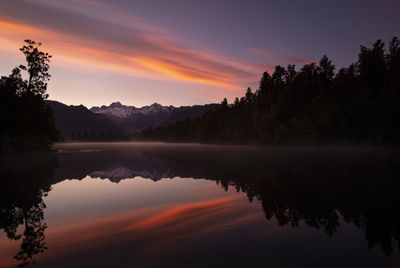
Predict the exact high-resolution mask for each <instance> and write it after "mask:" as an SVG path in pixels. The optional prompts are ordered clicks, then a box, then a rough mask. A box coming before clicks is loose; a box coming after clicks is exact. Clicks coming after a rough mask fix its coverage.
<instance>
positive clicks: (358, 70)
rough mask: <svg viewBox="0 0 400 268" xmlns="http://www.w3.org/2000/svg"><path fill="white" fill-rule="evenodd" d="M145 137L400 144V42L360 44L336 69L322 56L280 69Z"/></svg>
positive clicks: (143, 134) (146, 132)
mask: <svg viewBox="0 0 400 268" xmlns="http://www.w3.org/2000/svg"><path fill="white" fill-rule="evenodd" d="M135 138H136V139H140V140H162V141H183V142H206V143H250V144H281V143H304V142H317V143H321V142H322V143H329V142H341V141H344V142H367V143H377V144H398V143H399V141H400V42H399V39H398V38H397V37H394V38H393V39H392V40H391V41H390V43H389V45H388V47H387V48H386V47H385V44H384V42H382V41H381V40H377V41H376V42H375V43H374V44H373V46H372V48H367V47H364V46H361V48H360V52H359V54H358V60H357V62H355V63H353V64H351V65H350V66H349V67H347V68H342V69H340V70H337V71H336V70H335V65H333V63H332V60H331V59H329V58H328V57H327V56H323V57H322V58H321V60H320V61H319V63H318V64H316V63H311V64H306V65H304V66H303V67H302V68H301V69H300V70H296V66H295V65H288V66H287V67H286V68H285V67H282V66H276V67H275V70H274V72H273V73H272V74H270V73H268V72H264V73H263V74H262V77H261V79H260V82H259V88H258V89H257V90H255V91H254V92H253V91H252V90H251V89H250V88H248V89H247V91H246V93H245V95H244V96H243V97H241V98H236V99H235V100H234V102H233V103H228V102H227V100H226V99H224V100H223V101H222V102H221V105H219V106H218V108H217V109H216V110H215V111H210V112H208V113H206V114H205V115H203V116H202V117H200V118H196V119H186V120H184V121H181V122H177V123H175V124H172V125H169V126H166V127H164V126H163V127H157V128H155V129H153V128H148V129H146V130H144V131H142V132H141V133H139V134H137V135H135Z"/></svg>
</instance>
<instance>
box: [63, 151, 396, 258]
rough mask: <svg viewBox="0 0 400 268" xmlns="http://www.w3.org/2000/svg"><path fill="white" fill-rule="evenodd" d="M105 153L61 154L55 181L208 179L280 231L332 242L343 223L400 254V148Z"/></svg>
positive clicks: (371, 244)
mask: <svg viewBox="0 0 400 268" xmlns="http://www.w3.org/2000/svg"><path fill="white" fill-rule="evenodd" d="M72 149H73V148H72ZM100 149H103V150H104V151H99V152H87V153H64V154H62V155H61V156H60V162H61V168H60V170H58V176H59V177H57V178H58V179H59V180H63V179H71V178H75V179H82V178H84V177H86V176H90V177H92V178H96V177H99V178H102V179H109V180H110V181H112V182H119V181H121V180H123V179H128V178H134V177H136V176H140V177H143V178H148V179H152V180H154V181H157V180H160V179H162V178H173V177H182V178H187V177H190V178H206V179H208V180H214V181H216V183H217V184H220V185H221V187H222V188H224V189H225V190H227V189H228V188H229V187H234V188H236V189H237V191H242V192H245V193H246V194H247V196H248V199H249V201H252V200H253V199H254V198H257V199H258V200H260V201H261V204H262V210H263V212H264V213H265V216H266V218H267V219H268V220H270V219H271V218H273V217H275V218H276V219H277V220H278V222H279V225H281V226H284V225H290V226H293V227H297V226H299V224H300V223H301V222H304V223H305V224H306V225H307V226H309V227H312V228H316V229H323V230H324V231H325V232H326V233H327V234H328V235H329V236H332V235H333V234H334V233H335V232H336V231H337V229H338V227H339V225H340V216H342V218H343V219H344V220H345V221H346V222H350V223H353V224H354V225H355V226H357V227H358V228H360V229H361V230H363V231H364V233H365V239H366V240H367V242H368V246H369V247H370V248H372V247H379V248H381V249H382V250H383V251H384V252H385V253H386V254H391V253H392V252H393V251H394V249H395V248H396V245H397V248H400V243H399V242H400V212H399V209H398V208H399V207H400V200H399V199H398V189H399V186H400V182H399V180H398V179H399V175H400V170H399V168H398V162H397V159H399V153H398V151H397V150H395V149H383V148H367V147H366V148H362V147H359V148H358V147H356V148H344V147H343V148H317V147H316V148H312V147H311V148H307V147H302V148H301V147H300V148H299V147H298V148H289V147H270V148H255V147H236V146H201V145H178V146H174V145H172V144H171V145H159V146H157V145H155V146H134V147H129V146H128V148H127V147H125V146H123V145H121V146H120V147H118V148H114V149H112V150H110V148H108V147H105V148H100ZM79 169H81V170H80V171H79ZM70 172H74V174H69V173H70ZM79 172H80V174H79Z"/></svg>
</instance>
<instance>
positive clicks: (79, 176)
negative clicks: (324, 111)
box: [0, 143, 400, 267]
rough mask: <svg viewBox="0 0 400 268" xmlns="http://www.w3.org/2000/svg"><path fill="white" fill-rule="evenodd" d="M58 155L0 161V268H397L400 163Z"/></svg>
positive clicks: (349, 151) (247, 149)
mask: <svg viewBox="0 0 400 268" xmlns="http://www.w3.org/2000/svg"><path fill="white" fill-rule="evenodd" d="M54 149H55V151H54V152H49V153H30V154H25V155H23V156H21V155H19V156H16V155H13V156H6V157H5V156H3V157H2V161H1V171H0V172H1V189H0V194H1V197H0V201H1V203H0V211H1V214H0V229H1V231H0V267H15V266H17V265H29V267H134V266H136V267H255V266H263V267H267V266H268V267H294V266H296V267H400V254H399V246H400V244H399V241H400V210H399V208H400V198H399V189H400V187H399V186H400V181H399V178H400V176H399V175H400V168H399V167H400V165H399V159H400V154H399V152H400V151H399V149H395V148H390V147H363V146H356V147H350V146H347V147H344V146H339V147H305V146H304V147H284V146H270V147H268V146H267V147H255V146H254V147H253V146H222V145H197V144H163V143H64V144H62V143H61V144H56V145H55V146H54Z"/></svg>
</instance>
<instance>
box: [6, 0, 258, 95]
mask: <svg viewBox="0 0 400 268" xmlns="http://www.w3.org/2000/svg"><path fill="white" fill-rule="evenodd" d="M80 2H82V1H80ZM83 3H84V4H89V5H95V6H96V8H105V7H103V6H102V5H97V4H95V3H97V2H94V3H92V1H89V2H88V1H84V2H83ZM43 14H46V15H45V16H44V15H43ZM133 24H134V22H133ZM0 25H1V29H0V33H1V35H2V37H1V38H0V39H1V41H2V44H3V45H2V48H3V49H9V50H11V49H13V50H15V46H16V45H17V43H18V44H19V46H20V45H21V39H25V38H27V36H29V37H30V38H32V39H35V40H40V41H42V42H43V43H44V44H45V45H46V49H47V48H48V50H49V51H50V52H51V53H53V54H54V56H55V61H57V62H56V64H59V65H65V66H71V68H75V66H74V65H72V64H71V63H76V64H78V65H79V66H85V67H87V68H88V67H89V68H94V69H99V68H100V69H105V70H111V71H116V72H119V73H123V74H128V75H132V76H140V77H146V78H151V79H156V80H170V81H178V82H189V83H199V84H208V85H213V86H218V87H222V88H226V89H232V90H238V89H242V86H239V85H241V83H243V82H244V81H248V80H254V79H255V78H256V77H257V76H258V74H259V73H260V72H261V71H262V69H261V66H260V65H257V64H252V63H247V62H243V61H239V60H236V59H232V58H227V57H222V56H218V55H212V54H208V53H202V52H198V51H194V50H191V49H188V48H185V47H183V46H181V45H179V44H177V43H175V42H173V41H172V40H170V39H171V38H170V37H168V36H167V35H164V34H161V33H158V32H150V31H148V30H147V29H146V30H143V29H140V28H138V27H135V25H133V26H131V27H128V26H126V25H122V24H117V23H113V22H110V21H106V20H101V19H99V18H95V17H90V16H88V15H84V14H80V13H77V12H73V11H71V10H66V9H61V8H59V7H55V6H50V5H44V4H39V3H32V2H28V1H12V2H11V1H9V2H6V3H5V4H3V6H2V9H1V10H0ZM138 25H139V26H140V25H143V24H140V23H139V24H138ZM143 28H146V27H143ZM27 33H28V34H27ZM6 42H8V45H7V46H8V47H4V46H5V45H4V44H5V43H6Z"/></svg>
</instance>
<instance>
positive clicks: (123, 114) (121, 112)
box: [90, 102, 176, 118]
mask: <svg viewBox="0 0 400 268" xmlns="http://www.w3.org/2000/svg"><path fill="white" fill-rule="evenodd" d="M175 109H176V108H175V107H173V106H162V105H160V104H158V103H153V104H152V105H149V106H143V107H141V108H136V107H135V106H127V105H123V104H121V103H120V102H113V103H111V104H110V106H105V105H103V106H101V107H98V106H94V107H92V108H91V109H90V111H92V112H93V113H96V114H105V115H109V116H115V117H118V118H127V117H128V116H131V115H135V114H142V115H154V114H158V113H171V112H173V111H174V110H175Z"/></svg>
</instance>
